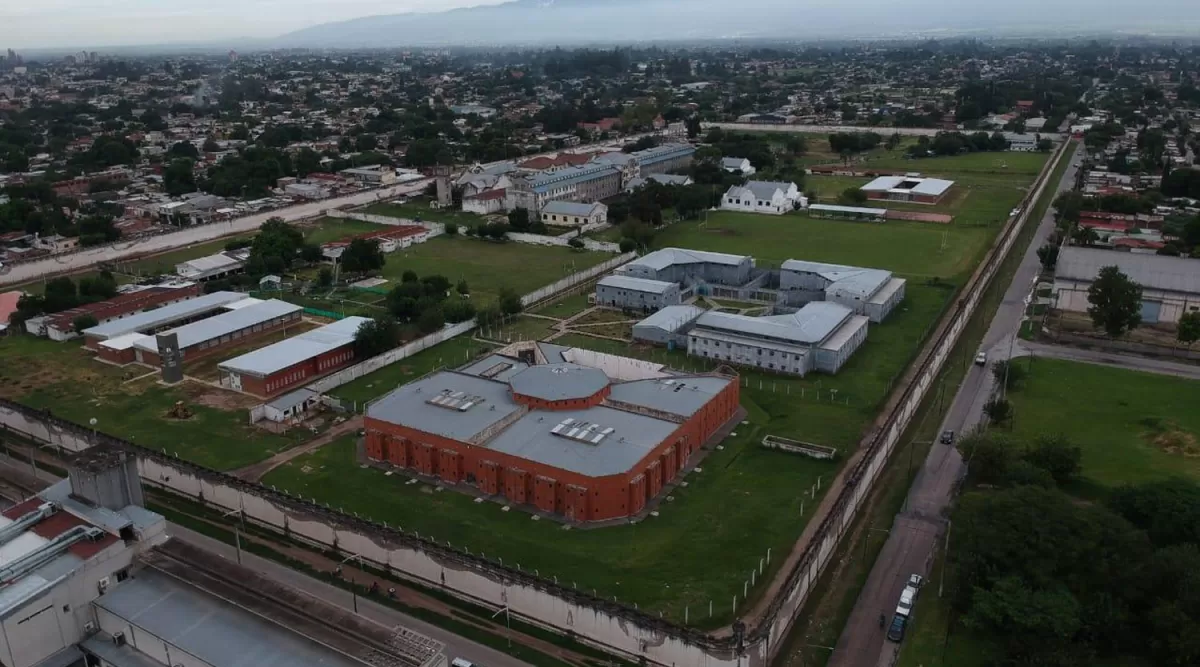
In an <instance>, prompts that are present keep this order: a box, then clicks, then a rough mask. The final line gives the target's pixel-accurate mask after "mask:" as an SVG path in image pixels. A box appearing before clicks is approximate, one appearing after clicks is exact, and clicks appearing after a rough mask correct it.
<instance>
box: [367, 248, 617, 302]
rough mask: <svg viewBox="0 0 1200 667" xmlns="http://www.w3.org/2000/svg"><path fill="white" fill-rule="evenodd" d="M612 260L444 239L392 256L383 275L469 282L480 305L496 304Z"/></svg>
mask: <svg viewBox="0 0 1200 667" xmlns="http://www.w3.org/2000/svg"><path fill="white" fill-rule="evenodd" d="M611 257H612V255H608V254H605V253H595V252H579V251H576V250H574V249H571V248H560V247H546V246H537V245H529V244H525V243H493V242H491V241H481V240H478V239H469V238H463V237H444V236H439V237H436V238H433V239H430V240H429V241H427V242H425V243H422V244H420V245H414V246H411V247H409V248H407V249H404V250H398V251H396V252H394V253H392V254H391V255H389V256H388V261H387V265H386V266H385V267H384V268H383V277H384V278H387V279H389V280H393V281H395V282H396V283H397V284H399V282H400V277H401V275H402V274H403V273H404V272H405V271H409V270H412V271H415V272H416V273H417V275H419V276H427V275H432V274H441V275H443V276H446V277H447V278H449V279H450V281H451V282H453V283H457V282H458V281H459V280H466V281H467V283H468V284H469V285H470V286H471V296H472V298H473V299H474V300H475V301H476V303H477V305H478V304H479V303H483V302H490V301H494V300H495V299H496V296H497V294H499V292H500V289H501V288H503V287H508V288H510V289H513V290H515V291H516V292H517V294H528V293H529V292H532V291H534V290H536V289H538V288H541V287H545V286H546V285H549V284H551V283H553V282H554V281H556V280H560V279H562V278H565V277H566V276H568V275H570V274H572V273H576V272H579V271H583V270H584V269H588V268H591V267H593V266H595V265H597V264H600V263H601V262H603V261H605V260H607V259H610V258H611Z"/></svg>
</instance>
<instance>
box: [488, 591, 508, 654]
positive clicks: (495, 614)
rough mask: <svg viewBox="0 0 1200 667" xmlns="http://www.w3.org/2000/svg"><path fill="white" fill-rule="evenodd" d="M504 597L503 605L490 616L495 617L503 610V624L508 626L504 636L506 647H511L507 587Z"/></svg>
mask: <svg viewBox="0 0 1200 667" xmlns="http://www.w3.org/2000/svg"><path fill="white" fill-rule="evenodd" d="M504 598H505V600H504V607H502V608H500V609H497V610H496V613H494V614H492V618H496V617H497V616H499V615H500V612H504V625H505V626H506V627H507V628H508V632H507V633H506V634H505V637H506V638H507V639H508V647H509V648H512V614H511V612H510V611H509V607H508V593H507V589H506V591H505V595H504Z"/></svg>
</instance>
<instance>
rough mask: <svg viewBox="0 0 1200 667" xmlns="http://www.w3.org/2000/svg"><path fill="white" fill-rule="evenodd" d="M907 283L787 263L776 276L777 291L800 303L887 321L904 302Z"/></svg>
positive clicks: (865, 272) (883, 274) (886, 274)
mask: <svg viewBox="0 0 1200 667" xmlns="http://www.w3.org/2000/svg"><path fill="white" fill-rule="evenodd" d="M906 285H907V281H906V280H904V279H903V278H897V277H895V276H893V275H892V272H891V271H884V270H883V269H864V268H860V267H857V266H843V265H840V264H824V263H822V262H808V261H804V260H798V259H789V260H788V261H786V262H784V263H783V265H782V267H781V269H780V272H779V287H780V289H782V290H785V291H789V292H792V293H797V292H798V293H800V295H801V298H802V299H803V300H804V301H829V302H832V303H837V304H841V305H843V306H846V307H847V308H850V309H851V310H853V311H854V312H856V313H858V314H860V315H866V316H867V317H869V318H870V319H871V321H872V322H882V321H884V320H885V319H887V317H888V315H890V314H891V312H892V310H894V309H895V308H896V306H897V305H899V304H900V302H901V301H903V300H904V290H905V286H906Z"/></svg>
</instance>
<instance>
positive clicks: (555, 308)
mask: <svg viewBox="0 0 1200 667" xmlns="http://www.w3.org/2000/svg"><path fill="white" fill-rule="evenodd" d="M590 295H591V292H579V293H577V294H570V295H567V296H564V297H560V298H559V299H558V300H557V301H555V302H554V303H551V304H549V305H546V306H543V307H542V308H540V309H539V310H537V311H534V312H537V313H538V314H540V315H546V316H548V317H559V318H564V319H565V318H568V317H570V316H572V315H575V314H576V313H581V312H583V311H585V310H587V309H588V307H589V305H590V304H589V303H588V296H590Z"/></svg>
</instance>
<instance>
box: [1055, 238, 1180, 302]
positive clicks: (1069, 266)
mask: <svg viewBox="0 0 1200 667" xmlns="http://www.w3.org/2000/svg"><path fill="white" fill-rule="evenodd" d="M1106 266H1115V267H1117V268H1118V269H1120V271H1121V273H1124V274H1125V275H1127V276H1129V278H1130V279H1131V280H1133V281H1134V282H1136V283H1137V284H1139V285H1141V286H1142V287H1144V288H1146V289H1154V290H1164V291H1168V292H1181V293H1184V294H1200V260H1195V259H1191V258H1188V257H1167V256H1164V255H1145V254H1141V253H1130V252H1118V251H1115V250H1103V249H1099V248H1081V247H1079V246H1067V247H1066V248H1063V249H1062V252H1061V253H1060V254H1059V256H1058V264H1057V266H1056V268H1055V274H1056V276H1057V277H1059V278H1065V279H1069V280H1079V281H1083V282H1092V281H1093V280H1095V279H1096V278H1097V277H1098V276H1099V275H1100V269H1102V268H1104V267H1106Z"/></svg>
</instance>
